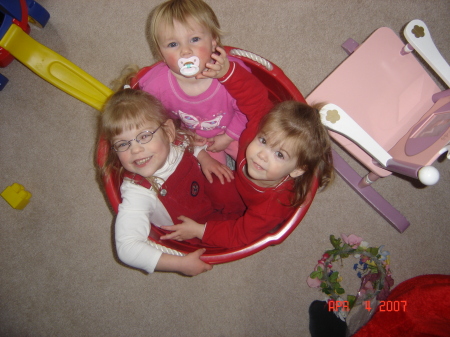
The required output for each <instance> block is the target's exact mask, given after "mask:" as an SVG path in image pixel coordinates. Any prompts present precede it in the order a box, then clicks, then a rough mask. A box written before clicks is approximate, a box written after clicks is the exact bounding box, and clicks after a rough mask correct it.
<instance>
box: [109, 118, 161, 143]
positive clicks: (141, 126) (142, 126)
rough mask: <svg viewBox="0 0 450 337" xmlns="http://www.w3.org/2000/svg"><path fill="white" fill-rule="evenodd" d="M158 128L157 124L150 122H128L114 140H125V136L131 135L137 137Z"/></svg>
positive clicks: (117, 132)
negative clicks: (145, 131) (143, 132)
mask: <svg viewBox="0 0 450 337" xmlns="http://www.w3.org/2000/svg"><path fill="white" fill-rule="evenodd" d="M156 128H157V125H156V123H152V122H149V121H141V122H135V121H128V122H126V123H124V124H123V126H122V128H121V129H117V130H116V134H115V135H114V136H113V138H114V139H117V138H123V136H124V135H130V134H134V135H137V134H138V133H140V132H142V131H144V130H150V131H151V130H153V129H156Z"/></svg>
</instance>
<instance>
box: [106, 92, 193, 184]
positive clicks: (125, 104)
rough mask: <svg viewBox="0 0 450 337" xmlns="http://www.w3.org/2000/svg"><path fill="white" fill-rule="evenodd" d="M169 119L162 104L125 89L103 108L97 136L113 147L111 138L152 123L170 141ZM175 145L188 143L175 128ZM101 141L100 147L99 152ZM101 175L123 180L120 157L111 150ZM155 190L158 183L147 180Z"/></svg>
mask: <svg viewBox="0 0 450 337" xmlns="http://www.w3.org/2000/svg"><path fill="white" fill-rule="evenodd" d="M168 119H169V116H168V114H167V111H166V109H165V108H164V106H163V105H162V103H161V102H160V101H159V100H158V99H156V98H155V97H153V96H152V95H150V94H149V93H147V92H145V91H141V90H134V89H123V90H119V91H118V92H116V93H115V94H113V95H112V96H111V97H110V98H109V99H108V100H107V102H106V103H105V105H104V108H103V110H102V112H101V114H100V115H99V122H98V133H99V139H100V136H101V137H102V138H103V139H105V140H106V141H107V142H108V145H109V146H112V139H113V138H114V137H115V136H117V135H119V134H121V133H122V132H124V131H127V130H131V129H134V128H135V129H139V128H142V127H143V126H146V125H148V124H149V123H151V124H153V125H155V126H161V129H162V132H163V134H164V138H165V139H167V140H169V136H168V126H167V124H166V122H167V120H168ZM175 141H176V142H185V141H186V137H185V135H184V133H183V132H182V131H181V130H179V128H176V140H175ZM99 146H100V142H99V144H98V145H97V153H99V151H98V147H99ZM100 174H102V175H103V176H106V177H110V176H112V175H116V176H117V178H118V179H119V180H120V179H121V178H122V176H123V167H122V165H121V163H120V160H119V157H118V156H117V154H116V152H115V151H114V150H112V149H110V150H109V151H108V154H107V157H106V160H105V162H104V164H103V166H102V167H100ZM148 180H149V181H150V183H151V184H152V186H153V187H155V190H156V191H158V188H156V180H155V179H154V178H153V177H152V178H148Z"/></svg>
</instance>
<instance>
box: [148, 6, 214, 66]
mask: <svg viewBox="0 0 450 337" xmlns="http://www.w3.org/2000/svg"><path fill="white" fill-rule="evenodd" d="M189 18H192V19H194V20H195V21H196V22H197V23H198V24H200V25H201V26H203V27H205V28H207V29H208V30H209V32H210V33H211V35H212V37H213V39H215V40H216V42H217V45H218V46H222V44H221V41H220V40H221V37H222V35H223V31H222V30H221V29H220V24H219V20H218V19H217V17H216V14H215V13H214V11H213V10H212V8H211V7H210V6H209V5H208V4H206V3H205V2H204V1H202V0H169V1H166V2H163V3H162V4H160V5H158V6H157V7H155V8H154V9H153V10H152V12H151V13H150V16H149V19H148V22H147V39H148V42H149V45H150V49H151V51H152V54H153V57H154V58H155V59H156V60H161V59H162V57H161V53H160V50H159V44H158V37H157V32H158V28H159V27H161V25H163V24H164V25H168V26H169V27H173V21H174V20H177V21H179V22H180V23H182V24H184V25H187V24H188V23H187V20H188V19H189Z"/></svg>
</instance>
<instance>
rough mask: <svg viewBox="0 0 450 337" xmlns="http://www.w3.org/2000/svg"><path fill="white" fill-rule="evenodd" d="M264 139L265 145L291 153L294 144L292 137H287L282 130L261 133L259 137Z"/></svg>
mask: <svg viewBox="0 0 450 337" xmlns="http://www.w3.org/2000/svg"><path fill="white" fill-rule="evenodd" d="M261 136H262V137H264V138H265V140H266V142H267V144H269V146H270V147H272V148H277V149H282V150H285V151H287V152H293V150H294V149H295V147H296V142H295V139H293V137H287V135H286V133H285V132H283V131H282V130H270V131H264V130H262V131H261V134H260V137H261Z"/></svg>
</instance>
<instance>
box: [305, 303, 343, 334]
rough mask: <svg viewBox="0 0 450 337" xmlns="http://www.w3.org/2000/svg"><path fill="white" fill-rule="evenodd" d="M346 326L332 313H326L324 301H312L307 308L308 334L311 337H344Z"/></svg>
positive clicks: (326, 308) (326, 305) (326, 306)
mask: <svg viewBox="0 0 450 337" xmlns="http://www.w3.org/2000/svg"><path fill="white" fill-rule="evenodd" d="M346 331H347V324H345V322H343V321H341V320H340V319H339V318H338V317H337V316H336V315H335V314H334V313H333V311H328V304H327V302H325V301H314V302H312V303H311V305H310V306H309V332H310V333H311V337H345V336H346Z"/></svg>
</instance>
